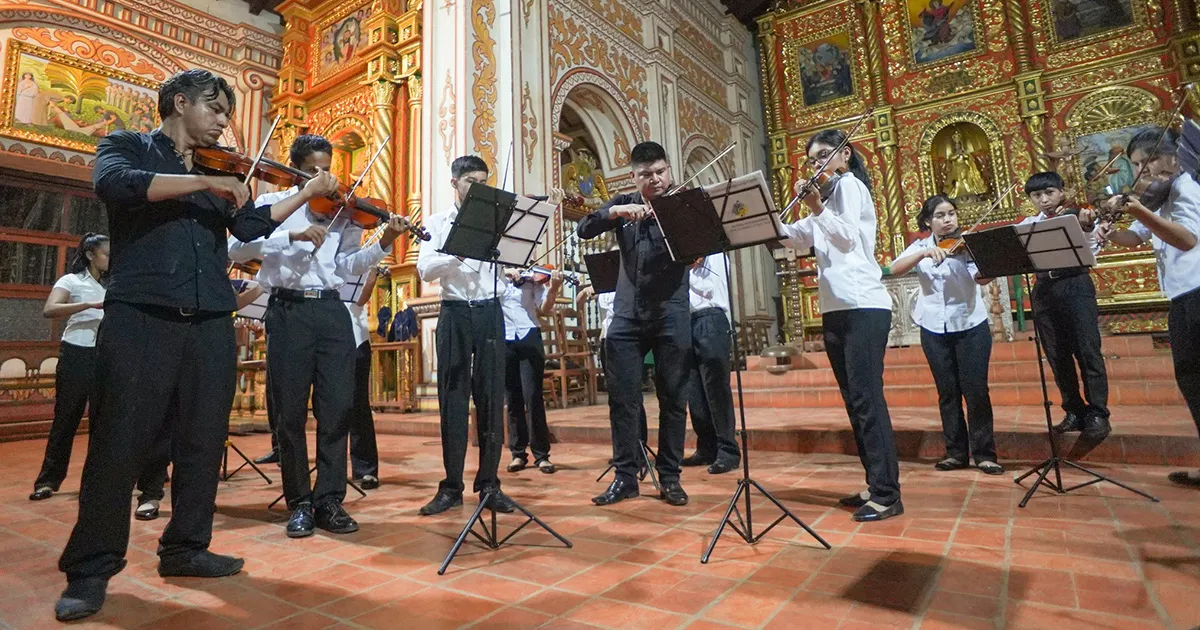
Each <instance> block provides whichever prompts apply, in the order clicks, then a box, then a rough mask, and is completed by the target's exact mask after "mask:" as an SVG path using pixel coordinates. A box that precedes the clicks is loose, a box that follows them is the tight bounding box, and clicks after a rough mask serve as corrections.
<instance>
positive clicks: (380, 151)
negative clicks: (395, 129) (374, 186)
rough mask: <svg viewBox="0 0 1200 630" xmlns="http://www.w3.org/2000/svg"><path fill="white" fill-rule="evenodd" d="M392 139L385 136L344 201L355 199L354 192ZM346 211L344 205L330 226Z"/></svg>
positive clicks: (334, 215) (336, 213)
mask: <svg viewBox="0 0 1200 630" xmlns="http://www.w3.org/2000/svg"><path fill="white" fill-rule="evenodd" d="M391 139H392V136H390V135H388V136H384V138H383V141H382V142H380V143H379V148H378V149H376V150H375V155H372V156H371V160H370V161H368V162H367V165H366V166H364V167H363V170H362V173H360V174H359V175H358V179H357V180H355V181H354V185H353V186H351V187H350V190H348V191H346V194H345V196H344V200H350V199H353V198H354V191H356V190H358V187H359V185H360V184H362V183H363V180H364V179H366V177H367V173H370V172H371V167H372V166H374V165H375V160H378V159H379V156H380V155H383V149H384V147H386V146H387V142H388V140H391ZM345 209H346V204H345V203H343V204H342V207H340V208H338V211H337V212H335V213H333V218H332V219H330V220H329V224H330V225H333V222H334V221H337V218H338V215H340V214H342V210H345Z"/></svg>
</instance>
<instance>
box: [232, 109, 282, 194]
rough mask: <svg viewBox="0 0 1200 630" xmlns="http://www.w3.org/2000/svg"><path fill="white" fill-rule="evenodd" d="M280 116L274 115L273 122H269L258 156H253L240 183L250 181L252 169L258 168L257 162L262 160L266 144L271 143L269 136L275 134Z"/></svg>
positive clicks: (252, 174) (265, 152) (252, 175)
mask: <svg viewBox="0 0 1200 630" xmlns="http://www.w3.org/2000/svg"><path fill="white" fill-rule="evenodd" d="M282 118H283V114H277V115H276V116H275V122H273V123H271V130H270V131H268V132H267V135H266V137H265V138H263V143H262V147H261V148H259V150H258V157H255V158H254V161H253V162H251V163H250V170H248V171H246V179H245V180H244V181H243V182H242V183H245V184H248V183H250V178H251V177H254V171H255V169H257V168H258V163H259V162H261V161H262V159H263V156H264V155H266V154H267V145H269V144H271V137H272V136H274V135H275V128H276V127H278V126H279V121H280V119H282Z"/></svg>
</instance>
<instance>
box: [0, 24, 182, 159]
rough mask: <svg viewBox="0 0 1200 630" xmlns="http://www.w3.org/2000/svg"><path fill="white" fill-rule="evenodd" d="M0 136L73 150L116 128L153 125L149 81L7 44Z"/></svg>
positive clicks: (154, 95) (153, 92) (154, 98)
mask: <svg viewBox="0 0 1200 630" xmlns="http://www.w3.org/2000/svg"><path fill="white" fill-rule="evenodd" d="M4 76H5V79H4V91H3V104H2V105H0V107H2V110H0V134H3V135H6V136H10V137H14V138H21V139H24V140H31V141H33V142H37V143H40V144H46V145H50V146H57V147H62V148H65V149H71V150H75V151H86V152H92V151H95V148H96V143H97V142H99V140H100V138H103V137H104V136H106V135H108V133H109V132H112V131H116V130H118V129H131V130H133V131H150V130H151V129H153V128H155V127H156V126H158V91H157V89H156V87H155V83H154V82H152V81H149V80H146V79H143V78H141V77H139V76H137V75H132V74H127V73H123V72H117V71H114V70H112V69H110V68H107V67H105V66H102V65H99V64H94V63H89V62H86V61H82V60H80V59H78V58H75V57H73V56H67V55H62V54H59V53H56V52H54V51H50V50H46V49H44V48H39V47H37V46H32V45H29V44H24V43H22V42H16V41H11V40H10V42H9V49H8V58H7V63H6V64H5V75H4Z"/></svg>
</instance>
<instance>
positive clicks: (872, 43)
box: [859, 0, 887, 104]
mask: <svg viewBox="0 0 1200 630" xmlns="http://www.w3.org/2000/svg"><path fill="white" fill-rule="evenodd" d="M879 1H880V0H859V3H860V4H862V7H863V17H864V18H865V19H866V22H867V24H866V29H865V31H866V38H867V59H868V60H869V61H870V63H871V89H872V90H873V91H874V100H875V102H876V103H879V104H883V103H885V102H887V93H886V92H885V91H884V84H883V52H882V51H881V50H880V48H879V37H878V33H879V14H878V7H876V6H875V3H876V2H879Z"/></svg>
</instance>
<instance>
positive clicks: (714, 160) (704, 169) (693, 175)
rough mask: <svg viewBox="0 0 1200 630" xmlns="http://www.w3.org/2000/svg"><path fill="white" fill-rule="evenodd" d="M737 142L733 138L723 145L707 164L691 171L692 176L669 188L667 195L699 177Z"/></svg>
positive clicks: (681, 188) (672, 193) (685, 186)
mask: <svg viewBox="0 0 1200 630" xmlns="http://www.w3.org/2000/svg"><path fill="white" fill-rule="evenodd" d="M737 144H738V143H737V140H734V141H733V143H732V144H730V145H729V146H727V147H725V150H724V151H721V152H720V153H718V154H717V157H715V158H713V159H711V160H709V161H708V164H705V165H704V166H701V167H700V170H698V171H696V172H695V173H692V176H691V177H689V178H687V180H686V181H684V182H683V183H682V184H679V185H678V186H676V187H674V188H672V189H671V191H670V192H668V193H667V195H674V194H675V193H677V192H679V191H681V190H683V189H684V188H687V185H688V184H690V183H692V182H693V181H695V180H696V178H697V177H700V174H701V173H703V172H704V171H707V170H708V169H709V168H710V167H712V165H713V164H716V163H717V162H718V161H720V159H721V158H723V157H725V156H726V155H728V154H729V152H730V151H732V150H733V148H734V147H736V146H737ZM664 196H665V195H664Z"/></svg>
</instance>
